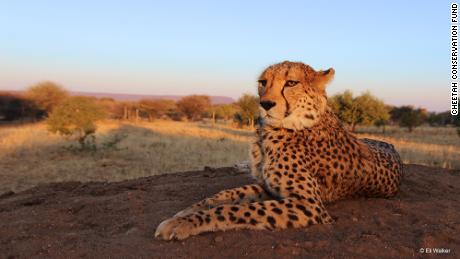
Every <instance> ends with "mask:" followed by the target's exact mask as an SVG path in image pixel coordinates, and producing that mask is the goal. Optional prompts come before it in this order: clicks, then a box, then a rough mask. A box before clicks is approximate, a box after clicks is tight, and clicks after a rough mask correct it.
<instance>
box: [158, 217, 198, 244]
mask: <svg viewBox="0 0 460 259" xmlns="http://www.w3.org/2000/svg"><path fill="white" fill-rule="evenodd" d="M195 232H196V229H195V227H194V226H193V223H191V222H189V221H187V220H186V219H184V218H180V217H179V218H177V217H173V218H170V219H167V220H165V221H163V222H161V223H160V225H158V227H157V230H156V231H155V237H156V238H159V239H163V240H172V239H177V240H182V239H185V238H187V237H189V236H191V235H195V234H197V233H195Z"/></svg>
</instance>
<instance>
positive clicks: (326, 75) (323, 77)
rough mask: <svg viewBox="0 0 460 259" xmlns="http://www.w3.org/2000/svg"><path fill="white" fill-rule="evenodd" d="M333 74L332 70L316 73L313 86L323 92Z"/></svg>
mask: <svg viewBox="0 0 460 259" xmlns="http://www.w3.org/2000/svg"><path fill="white" fill-rule="evenodd" d="M334 74H335V70H334V69H333V68H329V69H328V70H325V71H319V72H317V74H316V78H315V80H314V81H313V85H314V86H315V87H317V88H319V89H321V90H324V89H325V88H326V85H327V84H328V83H330V82H331V81H332V79H333V78H334Z"/></svg>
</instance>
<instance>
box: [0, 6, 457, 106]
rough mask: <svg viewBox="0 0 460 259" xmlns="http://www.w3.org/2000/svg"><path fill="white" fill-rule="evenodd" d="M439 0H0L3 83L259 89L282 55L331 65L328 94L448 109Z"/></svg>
mask: <svg viewBox="0 0 460 259" xmlns="http://www.w3.org/2000/svg"><path fill="white" fill-rule="evenodd" d="M449 55H450V2H448V1H434V0H433V1H289V0H286V1H270V0H263V1H258V0H253V1H239V0H233V1H200V0H194V1H185V0H184V1H175V0H171V1H169V0H168V1H165V0H163V1H147V0H146V1H141V0H137V1H136V0H131V1H116V0H111V1H103V0H99V1H87V0H79V1H41V0H30V1H22V0H15V1H13V0H0V90H22V89H26V88H27V87H29V86H31V85H33V84H34V83H37V82H40V81H44V80H51V81H54V82H57V83H59V84H61V85H63V86H64V87H65V88H66V89H68V90H71V91H85V92H110V93H132V94H156V95H164V94H167V95H170V94H172V95H188V94H207V95H222V96H230V97H233V98H238V97H239V96H240V95H241V94H243V93H252V94H255V93H256V86H257V84H256V80H257V77H258V76H259V74H260V73H261V72H262V71H263V69H264V68H265V67H267V66H268V65H271V64H273V63H277V62H280V61H284V60H291V61H301V62H304V63H306V64H309V65H310V66H312V67H313V68H315V69H317V70H320V69H327V68H330V67H333V68H334V69H335V71H336V75H335V79H334V81H333V82H332V83H331V84H330V85H329V86H328V88H327V91H328V94H330V95H331V94H335V93H338V92H342V91H344V90H346V89H350V90H352V91H353V92H354V93H356V94H360V93H362V92H364V91H367V90H368V91H370V92H371V93H372V94H374V95H376V96H377V97H379V98H381V99H382V100H384V101H385V102H386V103H389V104H393V105H403V104H410V105H415V106H417V107H418V106H421V107H425V108H428V109H429V110H433V111H444V110H448V109H449V108H450V106H449V102H450V99H449V98H450V96H449V94H450V84H449V83H450V81H449V80H450V77H449V76H450V74H449V71H450V70H449V65H450V63H449V58H450V56H449Z"/></svg>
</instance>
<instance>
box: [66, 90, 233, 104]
mask: <svg viewBox="0 0 460 259" xmlns="http://www.w3.org/2000/svg"><path fill="white" fill-rule="evenodd" d="M70 94H71V95H82V96H92V97H97V98H102V97H107V98H113V99H115V100H119V101H139V100H141V99H166V100H174V101H178V100H180V99H181V98H182V97H183V96H181V95H142V94H119V93H89V92H70ZM210 98H211V103H212V104H229V103H233V102H235V100H234V99H233V98H231V97H227V96H210Z"/></svg>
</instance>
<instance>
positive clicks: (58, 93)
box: [25, 81, 68, 115]
mask: <svg viewBox="0 0 460 259" xmlns="http://www.w3.org/2000/svg"><path fill="white" fill-rule="evenodd" d="M67 96H68V93H67V91H66V90H65V89H64V88H63V87H62V86H60V85H58V84H56V83H53V82H51V81H45V82H41V83H38V84H36V85H34V86H31V87H29V88H28V89H27V91H26V92H25V97H26V98H27V99H29V100H31V101H32V102H33V103H34V104H35V105H36V107H37V108H38V109H40V110H41V111H42V115H48V114H49V113H51V112H52V111H53V109H54V108H55V107H56V106H57V105H58V104H59V103H60V102H62V101H63V100H64V99H65V98H67Z"/></svg>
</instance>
